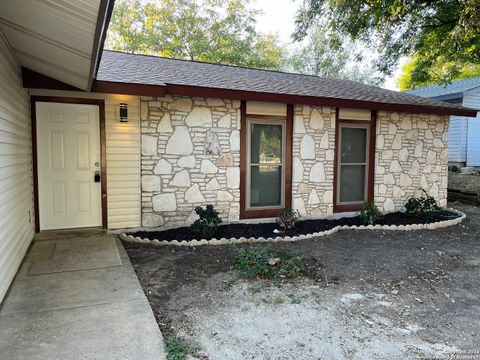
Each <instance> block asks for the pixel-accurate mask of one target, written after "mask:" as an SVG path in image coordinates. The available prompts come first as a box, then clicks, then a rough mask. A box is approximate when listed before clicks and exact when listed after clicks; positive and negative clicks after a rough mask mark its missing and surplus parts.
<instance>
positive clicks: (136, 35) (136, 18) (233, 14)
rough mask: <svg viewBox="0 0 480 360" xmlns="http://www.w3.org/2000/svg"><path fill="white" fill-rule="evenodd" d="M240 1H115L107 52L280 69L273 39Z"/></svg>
mask: <svg viewBox="0 0 480 360" xmlns="http://www.w3.org/2000/svg"><path fill="white" fill-rule="evenodd" d="M245 4H246V1H242V0H157V1H148V2H146V1H141V0H117V1H116V4H115V8H114V11H113V14H112V20H111V23H110V28H109V32H108V36H107V41H106V48H107V49H111V50H118V51H126V52H131V53H143V54H157V55H160V56H165V57H171V58H177V59H188V60H199V61H207V62H215V63H222V64H230V65H237V66H247V67H256V68H262V69H279V68H281V67H282V65H283V50H282V48H281V47H280V46H279V45H278V40H277V38H276V37H275V36H274V35H271V34H262V33H259V32H258V31H257V30H256V29H255V23H256V16H257V15H258V11H255V10H250V9H247V8H246V6H245Z"/></svg>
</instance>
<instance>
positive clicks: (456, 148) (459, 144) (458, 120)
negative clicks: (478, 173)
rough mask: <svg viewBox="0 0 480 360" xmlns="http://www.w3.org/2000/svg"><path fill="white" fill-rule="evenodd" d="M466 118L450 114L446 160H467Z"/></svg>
mask: <svg viewBox="0 0 480 360" xmlns="http://www.w3.org/2000/svg"><path fill="white" fill-rule="evenodd" d="M467 129H468V118H466V117H462V116H451V117H450V125H449V128H448V161H449V162H466V161H467Z"/></svg>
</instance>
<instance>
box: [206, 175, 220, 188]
mask: <svg viewBox="0 0 480 360" xmlns="http://www.w3.org/2000/svg"><path fill="white" fill-rule="evenodd" d="M205 187H206V189H207V190H218V189H220V188H221V186H220V184H219V183H218V180H217V179H216V178H213V179H212V180H210V181H209V182H208V183H207V185H205Z"/></svg>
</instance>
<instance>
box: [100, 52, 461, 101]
mask: <svg viewBox="0 0 480 360" xmlns="http://www.w3.org/2000/svg"><path fill="white" fill-rule="evenodd" d="M97 81H109V82H122V83H133V84H146V85H159V86H166V85H188V86H196V87H205V88H215V89H227V90H240V91H249V92H258V93H268V94H282V95H295V96H309V97H318V98H327V99H328V98H331V99H345V100H357V101H366V102H376V103H383V104H396V105H399V104H400V105H402V104H403V105H414V106H423V107H435V108H442V109H462V110H466V108H464V107H462V106H459V105H454V104H449V103H446V102H443V101H437V100H433V99H429V98H423V97H419V96H415V95H411V94H406V93H401V92H397V91H391V90H386V89H381V88H377V87H373V86H368V85H364V84H361V83H358V82H355V81H350V80H339V79H329V78H322V77H318V76H311V75H301V74H293V73H285V72H279V71H267V70H258V69H250V68H243V67H236V66H229V65H220V64H211V63H204V62H198V61H187V60H175V59H168V58H162V57H157V56H147V55H137V54H128V53H121V52H114V51H104V52H103V55H102V58H101V61H100V65H99V69H98V73H97Z"/></svg>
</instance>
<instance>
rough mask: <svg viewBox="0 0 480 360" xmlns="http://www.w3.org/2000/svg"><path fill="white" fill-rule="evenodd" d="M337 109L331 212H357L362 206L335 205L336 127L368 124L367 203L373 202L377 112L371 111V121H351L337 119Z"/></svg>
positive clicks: (336, 169)
mask: <svg viewBox="0 0 480 360" xmlns="http://www.w3.org/2000/svg"><path fill="white" fill-rule="evenodd" d="M338 114H339V108H337V109H336V114H335V156H334V166H333V212H345V211H358V210H360V209H361V208H362V206H363V204H348V205H340V204H337V187H338V182H337V180H338V146H339V143H338V127H339V125H340V124H341V123H346V124H353V123H356V124H369V125H370V138H369V152H368V163H369V167H368V185H367V202H369V203H373V202H374V200H375V199H374V196H375V194H374V185H375V139H376V133H377V112H376V111H375V110H372V115H371V120H370V121H368V120H352V119H339V115H338Z"/></svg>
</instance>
